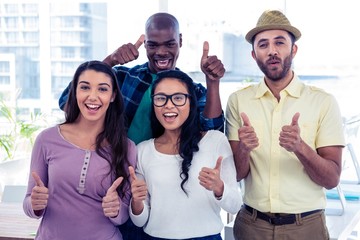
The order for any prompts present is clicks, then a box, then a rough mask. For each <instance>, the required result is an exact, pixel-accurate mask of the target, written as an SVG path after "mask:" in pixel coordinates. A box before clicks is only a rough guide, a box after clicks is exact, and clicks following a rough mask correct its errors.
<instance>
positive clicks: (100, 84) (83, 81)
mask: <svg viewBox="0 0 360 240" xmlns="http://www.w3.org/2000/svg"><path fill="white" fill-rule="evenodd" d="M80 83H85V84H88V85H90V83H89V82H88V81H85V80H82V81H79V84H80ZM102 85H106V86H108V87H110V85H109V84H108V83H99V86H102Z"/></svg>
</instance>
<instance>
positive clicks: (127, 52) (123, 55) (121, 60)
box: [104, 34, 145, 66]
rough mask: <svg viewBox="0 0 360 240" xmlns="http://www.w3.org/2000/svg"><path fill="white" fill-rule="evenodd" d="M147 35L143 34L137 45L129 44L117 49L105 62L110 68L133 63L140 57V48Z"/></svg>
mask: <svg viewBox="0 0 360 240" xmlns="http://www.w3.org/2000/svg"><path fill="white" fill-rule="evenodd" d="M144 40H145V35H144V34H142V35H141V36H140V37H139V39H138V40H137V41H136V42H135V44H132V43H128V44H124V45H122V46H121V47H119V48H118V49H116V50H115V51H114V52H113V53H112V54H110V55H109V56H107V57H106V58H105V59H104V62H105V63H107V64H109V65H110V66H115V65H118V64H121V65H123V64H125V63H128V62H131V61H133V60H135V59H137V58H138V57H139V51H138V49H139V47H140V46H141V45H142V44H143V43H144Z"/></svg>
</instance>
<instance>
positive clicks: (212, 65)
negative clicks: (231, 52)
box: [200, 41, 225, 82]
mask: <svg viewBox="0 0 360 240" xmlns="http://www.w3.org/2000/svg"><path fill="white" fill-rule="evenodd" d="M200 66H201V71H202V72H203V73H204V74H205V75H206V80H211V81H217V82H218V81H219V80H220V78H222V77H223V76H224V73H225V68H224V64H223V63H222V62H221V61H220V60H219V59H218V58H217V56H215V55H213V56H209V43H208V42H207V41H205V42H204V45H203V55H202V57H201V62H200Z"/></svg>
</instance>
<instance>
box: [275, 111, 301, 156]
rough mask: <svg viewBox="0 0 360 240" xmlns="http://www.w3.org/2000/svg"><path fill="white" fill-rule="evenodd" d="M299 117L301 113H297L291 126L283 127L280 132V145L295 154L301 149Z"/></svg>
mask: <svg viewBox="0 0 360 240" xmlns="http://www.w3.org/2000/svg"><path fill="white" fill-rule="evenodd" d="M299 117H300V113H295V114H294V116H293V117H292V120H291V124H290V125H285V126H283V127H282V129H281V132H280V137H279V144H280V146H282V147H283V148H285V149H286V150H287V151H289V152H295V151H296V150H297V149H298V148H299V147H300V143H301V137H300V127H299V123H298V121H299Z"/></svg>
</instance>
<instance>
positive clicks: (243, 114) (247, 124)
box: [240, 112, 251, 127]
mask: <svg viewBox="0 0 360 240" xmlns="http://www.w3.org/2000/svg"><path fill="white" fill-rule="evenodd" d="M240 117H241V119H242V120H243V122H244V126H247V127H250V126H251V123H250V120H249V117H248V116H247V115H246V113H244V112H242V113H240Z"/></svg>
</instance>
